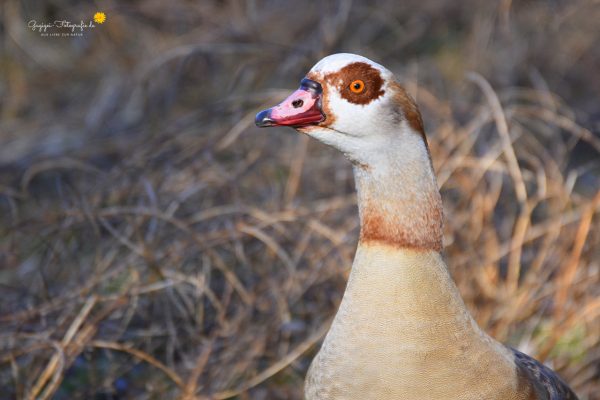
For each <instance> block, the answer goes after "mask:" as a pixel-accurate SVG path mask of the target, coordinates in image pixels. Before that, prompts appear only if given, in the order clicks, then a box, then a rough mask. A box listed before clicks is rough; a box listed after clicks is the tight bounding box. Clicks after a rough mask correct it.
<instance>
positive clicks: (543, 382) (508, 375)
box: [256, 54, 577, 400]
mask: <svg viewBox="0 0 600 400" xmlns="http://www.w3.org/2000/svg"><path fill="white" fill-rule="evenodd" d="M256 124H257V125H258V126H260V127H265V126H278V125H285V126H291V127H293V128H295V129H296V130H297V131H299V132H301V133H304V134H307V135H309V136H311V137H314V138H316V139H318V140H320V141H321V142H323V143H326V144H328V145H330V146H333V147H334V148H336V149H338V150H340V151H341V152H342V153H344V154H345V156H346V157H347V158H348V159H349V160H350V161H351V163H352V164H353V166H354V177H355V180H356V188H357V192H358V210H359V215H360V240H359V243H358V248H357V250H356V255H355V258H354V263H353V265H352V271H351V273H350V278H349V280H348V284H347V287H346V291H345V293H344V297H343V299H342V302H341V304H340V307H339V310H338V312H337V314H336V316H335V318H334V320H333V323H332V325H331V328H330V329H329V332H328V333H327V336H326V337H325V340H324V342H323V345H322V347H321V349H320V351H319V353H318V354H317V355H316V357H315V359H314V360H313V361H312V363H311V366H310V368H309V370H308V374H307V377H306V382H305V388H304V392H305V397H306V399H308V400H315V399H327V400H333V399H344V400H352V399H360V400H366V399H377V400H385V399H403V400H408V399H419V400H423V399H443V400H449V399H464V400H467V399H469V400H480V399H502V400H517V399H549V400H550V399H552V400H558V399H564V400H570V399H577V397H576V396H575V394H574V393H573V392H572V391H571V389H569V387H568V386H567V385H566V384H565V383H564V382H563V381H562V380H561V379H560V378H559V377H558V376H557V375H556V374H555V373H554V372H553V371H552V370H550V369H549V368H547V367H545V366H544V365H542V364H541V363H539V362H538V361H536V360H534V359H533V358H531V357H529V356H527V355H525V354H523V353H520V352H519V351H517V350H514V349H511V348H510V347H505V346H503V345H502V344H500V343H498V342H496V341H495V340H494V339H492V338H491V337H490V336H488V335H487V334H486V333H485V332H483V331H482V330H481V329H480V328H479V326H478V325H477V323H476V322H475V321H474V320H473V318H472V317H471V315H470V314H469V312H468V311H467V309H466V307H465V305H464V303H463V300H462V298H461V297H460V294H459V292H458V289H457V287H456V285H455V284H454V282H453V280H452V278H451V277H450V274H449V273H448V268H447V267H446V264H445V263H444V260H443V258H442V256H441V254H440V252H441V251H442V223H443V213H442V200H441V197H440V193H439V190H438V186H437V182H436V178H435V174H434V171H433V166H432V163H431V158H430V154H429V149H428V146H427V139H426V137H425V132H424V130H423V123H422V120H421V115H420V112H419V109H418V108H417V106H416V104H415V102H414V101H413V100H412V99H411V97H410V96H409V95H408V94H407V93H406V91H405V90H404V89H403V88H402V86H400V85H399V84H398V82H397V81H396V80H395V78H394V76H393V74H392V73H391V72H390V71H389V70H387V69H386V68H384V67H383V66H381V65H379V64H377V63H375V62H373V61H371V60H369V59H367V58H365V57H361V56H358V55H353V54H334V55H331V56H328V57H325V58H324V59H322V60H321V61H319V62H318V63H317V64H316V65H315V66H314V67H313V68H312V69H311V70H310V72H309V73H308V74H307V75H306V77H305V78H304V79H302V81H301V84H300V88H299V89H298V90H296V91H295V92H294V93H292V95H291V96H289V97H288V98H287V99H285V100H284V101H283V102H282V103H280V104H279V105H277V106H275V107H273V108H270V109H268V110H264V111H261V112H260V113H258V114H257V115H256Z"/></svg>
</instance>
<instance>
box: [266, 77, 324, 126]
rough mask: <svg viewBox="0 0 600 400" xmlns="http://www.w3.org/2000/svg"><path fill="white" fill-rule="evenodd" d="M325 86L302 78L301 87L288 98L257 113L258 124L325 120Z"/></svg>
mask: <svg viewBox="0 0 600 400" xmlns="http://www.w3.org/2000/svg"><path fill="white" fill-rule="evenodd" d="M322 97H323V88H322V87H321V85H320V84H319V83H318V82H315V81H313V80H310V79H306V78H304V79H302V82H301V83H300V88H299V89H298V90H296V91H295V92H294V93H292V94H291V95H290V96H289V97H288V98H287V99H285V100H284V101H282V102H281V103H279V104H278V105H276V106H275V107H271V108H269V109H266V110H263V111H261V112H259V113H258V114H256V119H255V122H256V126H259V127H265V126H278V125H279V126H292V127H300V126H306V125H314V124H317V123H319V122H321V121H324V120H325V114H323V111H322V109H321V100H322Z"/></svg>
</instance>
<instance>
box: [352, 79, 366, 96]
mask: <svg viewBox="0 0 600 400" xmlns="http://www.w3.org/2000/svg"><path fill="white" fill-rule="evenodd" d="M348 87H349V88H350V91H351V92H352V93H362V92H363V91H364V90H365V83H364V82H363V81H361V80H360V79H356V80H354V81H352V83H351V84H350V86H348Z"/></svg>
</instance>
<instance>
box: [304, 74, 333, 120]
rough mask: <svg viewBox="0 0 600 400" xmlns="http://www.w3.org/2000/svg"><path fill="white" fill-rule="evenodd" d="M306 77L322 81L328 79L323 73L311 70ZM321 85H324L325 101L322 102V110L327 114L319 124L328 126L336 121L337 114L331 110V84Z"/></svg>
mask: <svg viewBox="0 0 600 400" xmlns="http://www.w3.org/2000/svg"><path fill="white" fill-rule="evenodd" d="M306 77H307V78H308V79H312V80H313V81H316V82H322V83H324V81H325V80H326V79H325V78H324V77H323V75H322V74H320V73H317V72H309V73H308V74H307V75H306ZM321 86H322V87H323V102H322V104H321V110H322V111H323V113H324V114H325V121H323V122H321V123H320V124H319V125H320V126H323V127H325V128H327V127H329V126H331V125H332V124H333V123H334V122H335V116H334V115H333V112H332V111H331V107H330V106H329V86H328V85H321Z"/></svg>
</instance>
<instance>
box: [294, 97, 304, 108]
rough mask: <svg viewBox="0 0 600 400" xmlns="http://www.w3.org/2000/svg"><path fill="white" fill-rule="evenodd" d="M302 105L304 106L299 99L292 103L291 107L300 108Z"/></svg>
mask: <svg viewBox="0 0 600 400" xmlns="http://www.w3.org/2000/svg"><path fill="white" fill-rule="evenodd" d="M302 105H304V102H303V101H302V100H300V99H298V100H294V101H292V106H293V107H294V108H300V107H302Z"/></svg>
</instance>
